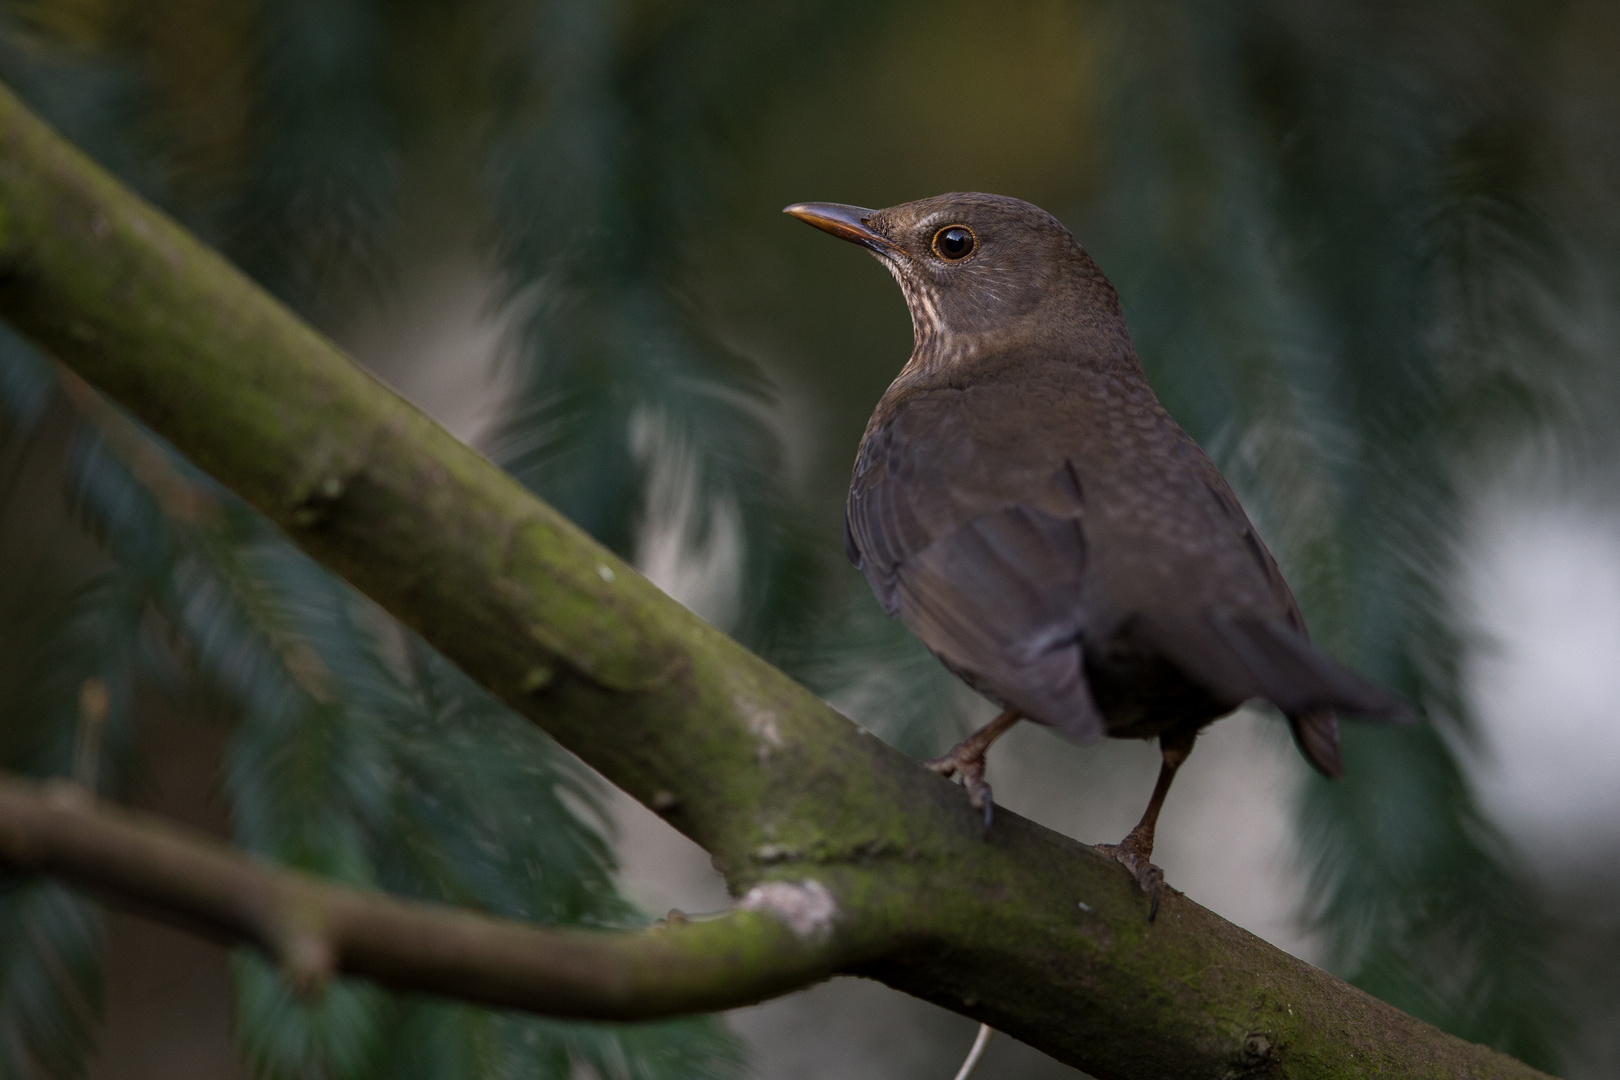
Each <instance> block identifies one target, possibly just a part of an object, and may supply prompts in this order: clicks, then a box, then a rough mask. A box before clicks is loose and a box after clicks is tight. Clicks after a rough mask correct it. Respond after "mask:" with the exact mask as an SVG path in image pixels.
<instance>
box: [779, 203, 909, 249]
mask: <svg viewBox="0 0 1620 1080" xmlns="http://www.w3.org/2000/svg"><path fill="white" fill-rule="evenodd" d="M782 213H784V214H792V215H793V216H794V217H796V218H798V219H799V220H800V221H803V222H805V223H806V224H809V225H814V226H815V227H816V228H818V229H820V230H821V231H822V232H829V233H832V234H833V235H834V236H836V237H838V238H839V239H840V240H848V241H849V242H850V243H852V244H860V245H862V246H863V247H869V248H871V249H872V250H873V251H876V252H879V253H880V254H888V253H890V252H896V253H897V252H899V250H900V248H899V246H898V245H896V244H895V243H894V242H893V241H891V240H890V239H889V238H888V237H886V236H883V235H882V234H881V233H878V232H875V231H873V229H872V227H871V226H869V225H868V224H867V223H866V222H867V219H868V218H870V217H871V216H872V215H873V214H875V213H877V211H876V210H868V209H866V208H865V207H863V206H846V205H845V204H843V203H830V202H803V203H794V204H793V205H792V206H789V207H785V208H783V210H782Z"/></svg>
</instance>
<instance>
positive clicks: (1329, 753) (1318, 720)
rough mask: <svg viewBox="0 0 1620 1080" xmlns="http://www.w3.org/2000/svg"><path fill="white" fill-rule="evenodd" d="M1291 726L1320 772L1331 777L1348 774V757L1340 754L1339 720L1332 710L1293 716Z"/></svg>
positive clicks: (1304, 751) (1330, 778) (1295, 737)
mask: <svg viewBox="0 0 1620 1080" xmlns="http://www.w3.org/2000/svg"><path fill="white" fill-rule="evenodd" d="M1288 726H1289V727H1290V728H1291V729H1293V732H1294V742H1295V743H1297V744H1298V745H1299V752H1300V753H1302V754H1304V755H1305V760H1306V761H1308V762H1310V763H1311V764H1312V765H1314V766H1316V771H1317V772H1319V773H1321V774H1322V775H1323V776H1325V777H1327V778H1328V779H1329V780H1337V779H1338V778H1339V777H1341V776H1343V775H1344V760H1343V759H1342V758H1341V757H1340V756H1339V722H1338V720H1336V719H1334V716H1333V714H1332V713H1330V712H1328V711H1326V710H1322V711H1319V712H1308V713H1304V714H1302V715H1300V716H1290V717H1289V718H1288Z"/></svg>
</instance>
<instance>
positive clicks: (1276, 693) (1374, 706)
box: [1145, 613, 1412, 776]
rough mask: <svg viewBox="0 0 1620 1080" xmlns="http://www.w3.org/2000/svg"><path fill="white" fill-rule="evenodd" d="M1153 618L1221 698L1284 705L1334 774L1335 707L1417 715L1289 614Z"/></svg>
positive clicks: (1182, 664) (1309, 752)
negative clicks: (1301, 627) (1296, 625)
mask: <svg viewBox="0 0 1620 1080" xmlns="http://www.w3.org/2000/svg"><path fill="white" fill-rule="evenodd" d="M1148 622H1149V625H1148V626H1147V627H1145V629H1146V630H1147V631H1148V633H1149V634H1150V635H1151V636H1152V637H1153V638H1154V639H1155V641H1156V643H1157V644H1158V646H1159V647H1160V648H1161V649H1162V650H1163V652H1164V655H1165V656H1166V657H1168V658H1169V660H1170V661H1171V662H1172V663H1173V664H1175V665H1176V667H1178V668H1180V669H1181V671H1182V672H1183V673H1184V674H1186V675H1187V676H1188V677H1189V678H1191V679H1193V680H1194V681H1196V682H1198V683H1200V684H1202V685H1203V686H1204V687H1205V688H1206V689H1208V690H1209V691H1210V693H1211V694H1213V695H1214V696H1215V697H1216V698H1217V699H1218V700H1221V701H1229V702H1231V704H1232V707H1233V708H1236V707H1237V706H1238V705H1240V704H1242V703H1243V702H1245V701H1248V700H1250V699H1252V698H1265V699H1266V700H1267V701H1269V702H1271V703H1272V704H1273V705H1275V706H1277V708H1278V709H1280V710H1282V712H1283V714H1284V715H1285V716H1287V717H1288V721H1289V725H1290V726H1291V727H1292V728H1293V731H1294V738H1295V740H1296V741H1297V742H1298V743H1299V748H1300V751H1301V752H1302V753H1304V755H1305V757H1306V758H1307V759H1308V760H1309V761H1310V763H1311V764H1312V765H1314V766H1316V768H1317V769H1319V770H1320V771H1321V772H1323V773H1325V774H1327V775H1328V776H1338V775H1339V774H1340V772H1341V766H1340V761H1339V732H1338V725H1337V723H1336V722H1335V720H1334V714H1335V713H1339V712H1343V713H1348V714H1350V715H1353V716H1357V717H1361V718H1365V719H1375V720H1384V721H1387V722H1393V723H1403V722H1405V721H1408V720H1410V719H1411V718H1412V711H1411V708H1410V706H1408V705H1407V703H1406V702H1405V701H1404V700H1403V699H1402V698H1401V697H1400V696H1399V695H1397V694H1395V693H1393V692H1391V691H1389V690H1386V689H1384V688H1383V687H1382V686H1379V685H1378V684H1377V683H1375V682H1372V681H1371V680H1369V679H1365V678H1362V677H1361V676H1360V675H1357V674H1356V673H1355V672H1353V671H1351V670H1350V669H1349V668H1347V667H1345V666H1344V665H1343V664H1341V663H1339V662H1338V661H1337V660H1335V659H1333V658H1332V657H1331V656H1329V655H1327V653H1325V652H1323V651H1321V650H1320V649H1318V648H1317V647H1316V646H1315V645H1312V644H1311V642H1310V640H1309V639H1308V638H1307V637H1305V635H1304V634H1302V633H1300V632H1299V631H1298V630H1296V629H1295V628H1294V627H1293V626H1291V625H1289V623H1288V622H1286V621H1285V620H1283V619H1258V618H1245V617H1234V616H1229V615H1222V614H1216V613H1206V614H1203V615H1201V616H1195V617H1192V618H1185V617H1176V618H1168V619H1166V618H1158V619H1151V620H1149V621H1148Z"/></svg>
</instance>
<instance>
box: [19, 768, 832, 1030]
mask: <svg viewBox="0 0 1620 1080" xmlns="http://www.w3.org/2000/svg"><path fill="white" fill-rule="evenodd" d="M0 859H4V861H5V862H6V863H8V864H10V865H11V866H13V867H17V868H20V869H25V870H38V871H44V872H47V873H53V874H56V875H58V876H59V877H62V878H64V879H66V880H68V881H71V882H73V883H75V884H77V885H79V886H81V887H84V888H86V889H89V890H90V891H92V892H96V893H99V894H102V895H106V896H110V897H112V898H113V899H114V901H115V902H117V903H119V904H121V905H124V906H128V907H132V908H135V909H136V910H143V911H145V912H146V913H148V914H152V915H154V916H155V917H158V918H161V919H163V920H165V921H168V922H171V923H174V924H176V925H179V926H181V927H182V928H184V929H188V930H191V931H193V932H195V933H199V934H203V935H206V936H209V937H213V938H216V939H221V940H224V941H227V942H230V943H233V944H234V943H237V942H247V943H249V944H252V945H255V946H257V947H258V948H259V949H261V950H263V951H264V952H265V953H267V954H269V955H270V956H271V957H272V958H273V959H275V960H276V961H278V962H279V963H280V965H281V968H282V970H283V971H284V972H286V973H287V974H288V976H289V977H290V979H291V980H292V982H293V984H294V985H295V986H297V987H299V988H301V989H303V990H305V991H315V990H318V989H319V988H320V987H321V986H322V985H323V984H324V983H325V982H326V980H328V979H329V978H330V977H331V976H333V975H336V974H339V973H344V974H350V975H363V976H366V977H368V978H371V979H374V980H376V981H377V982H381V983H384V984H386V985H389V986H394V987H399V988H402V989H409V990H427V991H430V992H433V993H439V994H445V995H448V996H451V997H456V998H461V999H462V1000H465V1001H473V1002H477V1003H479V1004H483V1005H495V1006H501V1007H504V1008H515V1009H527V1010H529V1011H531V1012H538V1013H544V1014H545V1015H547V1016H565V1017H574V1018H579V1019H588V1020H648V1019H654V1018H657V1017H664V1016H671V1015H678V1014H686V1013H693V1012H708V1011H712V1010H716V1009H728V1008H734V1007H736V1006H739V1005H750V1004H753V1003H754V1002H757V1001H760V1000H762V999H764V998H767V997H772V996H774V995H776V994H779V993H783V992H785V991H788V990H794V989H797V988H799V987H801V986H803V985H805V984H806V983H807V982H813V981H815V980H817V979H821V978H825V977H826V976H827V975H829V974H830V973H831V972H832V971H833V969H834V968H835V967H836V966H837V965H838V964H839V963H840V962H848V961H849V960H850V959H851V958H849V957H840V956H838V955H837V953H836V952H834V951H833V950H832V949H830V948H829V947H828V944H829V943H828V942H827V940H826V939H825V935H823V934H821V933H820V932H819V930H820V927H819V926H818V924H817V921H816V917H817V915H818V914H819V913H820V912H821V910H822V907H823V906H824V904H825V900H826V898H825V897H823V896H820V895H818V894H816V893H814V892H810V893H806V892H804V891H803V890H799V889H797V888H796V887H794V886H779V887H777V888H774V889H773V888H768V887H767V888H761V889H758V890H755V891H754V892H753V893H750V895H749V897H747V898H745V900H744V902H743V904H742V905H741V906H739V907H738V908H736V909H734V910H733V911H731V912H728V913H727V914H725V915H723V916H721V917H719V918H715V919H706V920H703V921H700V922H698V921H670V922H667V923H665V924H662V925H660V926H657V927H654V928H652V929H649V930H640V931H610V930H572V929H544V928H541V927H537V926H531V925H529V924H526V923H521V922H517V921H514V920H511V919H499V918H494V917H491V916H487V915H479V914H475V913H473V912H468V911H461V910H458V909H456V908H451V907H445V906H443V905H439V904H425V903H414V902H410V901H404V900H399V899H395V898H393V897H390V896H387V895H386V894H384V893H377V892H364V891H361V890H357V889H350V888H343V887H340V886H335V885H331V884H328V883H324V882H322V881H321V880H320V879H319V878H316V877H313V876H312V875H309V874H305V873H300V872H298V871H294V870H288V869H285V868H280V867H276V866H274V865H272V864H270V863H266V862H264V861H262V860H259V859H254V858H250V857H249V856H247V855H245V854H243V853H242V852H239V851H236V850H234V849H232V848H230V847H228V846H226V845H224V844H221V843H220V842H218V841H217V840H214V839H213V838H212V837H208V836H205V835H202V834H192V833H189V832H188V831H186V830H184V829H182V828H180V827H178V826H175V825H172V824H167V823H164V822H162V821H160V820H158V819H156V818H152V817H148V816H145V815H140V814H135V813H131V812H129V811H124V810H119V809H117V808H114V807H111V806H108V805H105V804H101V805H98V804H97V803H96V802H95V800H93V799H92V798H91V796H90V795H89V793H88V792H86V791H85V790H84V789H83V788H81V787H79V786H78V785H77V784H74V783H69V782H67V781H54V782H51V783H48V784H43V785H40V784H32V783H27V782H25V781H19V780H13V779H0Z"/></svg>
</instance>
